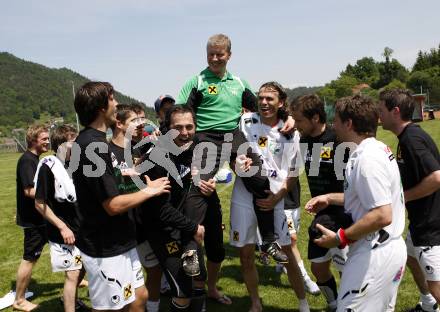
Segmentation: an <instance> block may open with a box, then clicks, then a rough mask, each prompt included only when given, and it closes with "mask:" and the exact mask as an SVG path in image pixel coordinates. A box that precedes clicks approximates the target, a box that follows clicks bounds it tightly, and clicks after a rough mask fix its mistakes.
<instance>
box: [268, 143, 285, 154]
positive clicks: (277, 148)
mask: <svg viewBox="0 0 440 312" xmlns="http://www.w3.org/2000/svg"><path fill="white" fill-rule="evenodd" d="M281 146H282V145H281V143H276V142H269V150H270V151H271V152H272V154H278V153H280V152H281Z"/></svg>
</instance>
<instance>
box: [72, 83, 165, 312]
mask: <svg viewBox="0 0 440 312" xmlns="http://www.w3.org/2000/svg"><path fill="white" fill-rule="evenodd" d="M117 104H118V103H117V101H116V100H115V98H114V90H113V87H112V85H110V84H109V83H107V82H88V83H86V84H84V85H83V86H82V87H81V88H80V89H79V90H78V91H77V93H76V96H75V102H74V105H75V111H76V113H77V114H78V118H79V120H80V122H81V124H82V125H83V126H84V127H85V128H84V129H83V130H82V131H81V132H80V134H79V135H78V137H77V138H76V140H75V142H76V143H77V144H78V146H79V149H80V151H81V154H80V157H79V167H78V169H77V170H76V171H74V173H73V182H74V185H75V189H76V193H77V199H78V206H79V212H80V228H79V231H78V237H77V240H76V241H77V247H78V248H79V249H80V251H81V256H82V259H83V265H84V267H85V269H86V271H87V273H88V276H89V294H90V301H91V303H92V307H93V309H94V310H117V311H123V310H124V309H126V307H127V308H128V309H129V311H144V309H145V302H146V300H147V296H148V294H147V291H146V289H145V286H144V279H143V275H142V268H141V264H140V262H139V259H138V255H137V252H136V249H135V247H136V233H135V225H134V222H133V220H131V219H130V218H129V216H128V211H129V210H130V209H132V208H134V207H137V206H139V205H140V204H141V203H143V202H145V201H147V200H148V199H151V198H152V197H155V196H159V195H161V194H163V193H168V192H169V181H168V180H167V179H166V178H161V179H158V180H155V181H151V180H150V179H149V178H148V177H146V180H147V184H148V187H146V188H143V189H142V190H140V191H137V192H134V193H130V194H123V195H121V194H120V192H119V190H118V185H117V181H116V179H115V170H116V169H115V168H114V166H113V162H112V157H111V153H110V151H109V146H108V143H107V141H106V131H107V129H108V127H110V126H111V125H113V124H114V123H115V122H116V118H115V117H116V116H115V112H116V105H117ZM145 209H148V208H145Z"/></svg>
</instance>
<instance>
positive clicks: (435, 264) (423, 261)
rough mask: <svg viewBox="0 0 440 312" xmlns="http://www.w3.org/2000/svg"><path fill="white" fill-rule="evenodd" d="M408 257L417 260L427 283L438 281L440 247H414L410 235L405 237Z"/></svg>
mask: <svg viewBox="0 0 440 312" xmlns="http://www.w3.org/2000/svg"><path fill="white" fill-rule="evenodd" d="M405 242H406V250H407V252H408V256H411V257H413V258H414V259H416V260H417V262H418V263H419V265H420V268H421V269H422V271H423V274H424V275H425V279H426V280H427V281H433V282H439V281H440V246H417V247H416V246H414V245H413V242H412V239H411V234H410V233H409V232H408V234H407V235H406V241H405Z"/></svg>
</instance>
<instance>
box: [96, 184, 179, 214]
mask: <svg viewBox="0 0 440 312" xmlns="http://www.w3.org/2000/svg"><path fill="white" fill-rule="evenodd" d="M145 179H146V181H147V185H148V186H147V187H146V188H144V189H142V190H140V191H138V192H136V193H131V194H124V195H118V196H115V197H112V198H109V199H106V200H105V201H104V202H103V203H102V206H103V207H104V209H105V211H106V212H107V213H108V214H109V215H111V216H114V215H118V214H121V213H124V212H126V211H128V210H130V209H132V208H134V207H137V206H138V205H139V204H141V203H143V202H144V201H146V200H148V199H150V198H152V197H156V196H160V195H162V194H168V193H169V192H170V188H171V186H170V181H169V180H168V178H166V177H164V178H159V179H156V180H153V181H152V180H150V178H149V177H148V176H145Z"/></svg>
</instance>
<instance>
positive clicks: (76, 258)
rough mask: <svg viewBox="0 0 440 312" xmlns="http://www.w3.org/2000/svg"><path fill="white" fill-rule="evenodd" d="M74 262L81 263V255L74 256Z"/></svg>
mask: <svg viewBox="0 0 440 312" xmlns="http://www.w3.org/2000/svg"><path fill="white" fill-rule="evenodd" d="M75 263H76V264H81V263H82V260H81V256H80V255H77V256H75Z"/></svg>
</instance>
